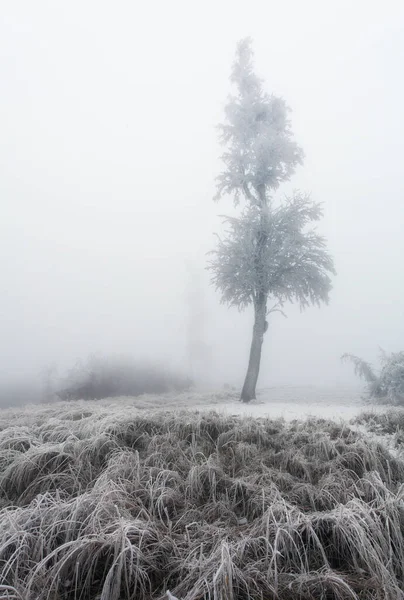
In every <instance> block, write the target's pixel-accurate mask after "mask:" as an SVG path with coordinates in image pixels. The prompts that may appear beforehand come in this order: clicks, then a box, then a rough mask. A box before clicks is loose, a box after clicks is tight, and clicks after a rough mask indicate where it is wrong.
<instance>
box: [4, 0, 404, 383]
mask: <svg viewBox="0 0 404 600" xmlns="http://www.w3.org/2000/svg"><path fill="white" fill-rule="evenodd" d="M0 11H1V22H0V56H1V58H0V120H1V142H0V199H1V200H0V202H1V219H0V269H1V284H0V285H1V296H0V302H1V311H0V333H1V337H0V381H2V382H5V381H7V382H8V381H15V380H18V381H22V380H27V379H30V378H35V377H37V376H38V373H39V372H40V370H41V369H42V368H43V367H44V366H46V365H49V364H51V363H55V364H57V365H59V366H60V368H61V369H64V368H66V367H68V366H69V365H71V364H72V363H73V362H74V361H75V360H76V358H78V357H86V356H87V355H88V354H90V353H96V354H97V353H98V354H104V355H105V354H106V355H108V354H114V353H115V354H116V353H122V354H130V355H132V356H134V357H147V358H151V359H156V360H163V361H166V362H167V363H168V364H170V365H172V366H174V367H184V368H188V356H187V344H188V340H189V336H190V335H191V334H190V320H191V322H192V323H193V324H194V325H195V323H197V325H198V326H197V327H196V329H192V331H194V332H195V333H193V334H192V335H191V337H192V336H194V337H195V336H196V337H197V338H198V339H199V340H200V341H202V342H204V343H205V344H206V345H207V346H208V347H209V348H210V351H211V355H210V360H209V361H207V362H206V373H203V374H201V373H199V376H200V379H201V380H203V381H205V382H206V384H207V385H208V384H209V385H222V384H223V383H231V384H234V385H239V384H240V383H241V382H242V378H243V375H244V370H245V368H246V364H247V359H248V352H249V344H250V335H251V324H252V318H253V315H252V310H247V311H245V312H244V313H239V312H238V311H237V310H235V309H228V308H226V307H225V306H223V305H221V304H220V297H219V295H218V293H216V292H215V290H214V289H212V288H211V287H210V286H209V274H208V273H206V271H205V270H204V269H205V266H206V252H208V251H209V250H210V249H212V248H213V246H214V243H215V237H214V232H215V231H219V230H220V227H221V225H220V218H219V217H218V215H220V214H226V213H229V212H231V211H232V204H231V200H230V199H229V200H228V201H227V202H226V201H222V202H221V203H220V204H215V203H214V202H213V201H212V197H213V195H214V191H215V177H216V175H218V174H219V172H220V170H221V168H222V166H221V162H220V155H221V152H222V149H221V147H220V146H219V143H218V137H217V131H216V130H215V126H216V124H217V123H219V122H220V121H221V120H222V119H223V107H224V104H225V102H226V98H227V95H228V94H229V92H230V83H229V80H228V78H229V74H230V68H231V64H232V61H233V57H234V52H235V47H236V43H237V41H238V40H239V39H240V38H242V37H244V36H246V35H249V36H251V37H252V38H253V40H254V49H255V60H256V69H257V72H258V73H259V75H260V76H261V77H262V78H263V79H265V82H266V83H265V85H266V89H267V90H268V91H270V92H273V93H275V94H277V95H281V96H283V97H284V98H285V99H286V101H287V103H288V104H289V106H290V107H291V108H292V110H293V113H292V125H293V130H294V133H295V137H296V140H297V141H298V142H299V144H300V145H301V146H302V147H303V149H304V151H305V155H306V159H305V164H304V166H303V167H299V169H298V171H297V173H296V175H295V176H294V178H293V180H292V182H291V185H290V186H287V187H286V188H282V190H281V193H284V192H285V191H287V190H288V189H289V190H290V189H294V188H299V189H304V190H307V191H310V192H311V194H312V197H313V199H315V200H316V201H321V202H323V203H324V212H325V214H324V219H323V220H322V222H321V224H320V229H321V231H322V232H323V233H324V234H325V235H326V236H327V238H328V242H329V248H330V250H331V253H332V254H333V256H334V258H335V264H336V268H337V271H338V275H337V277H335V279H334V283H333V285H334V289H333V291H332V293H331V300H330V304H329V306H327V307H322V308H321V309H317V308H310V309H308V310H306V311H305V312H304V313H300V311H299V308H298V307H296V306H287V307H285V310H286V312H287V314H288V318H287V319H284V318H283V317H282V316H281V315H279V314H274V315H272V316H271V319H270V324H269V331H268V333H267V335H266V339H265V344H264V351H263V358H262V366H261V376H260V385H261V386H262V385H266V386H268V385H281V384H293V385H295V384H296V385H298V384H299V385H300V384H316V385H317V384H327V385H335V384H341V383H344V384H345V383H351V382H353V381H354V379H353V375H352V372H351V369H350V368H349V367H347V366H343V365H341V364H340V360H339V357H340V355H341V354H342V353H343V352H345V351H347V352H353V353H355V354H359V355H360V356H363V357H364V358H366V359H368V360H375V359H376V358H377V354H378V347H379V346H381V347H383V348H384V349H385V350H387V351H395V350H402V349H403V338H404V308H403V306H404V304H403V300H402V299H403V292H404V276H403V268H402V261H403V256H404V236H403V235H402V230H403V224H404V202H403V197H404V178H403V174H402V171H403V164H404V144H403V140H404V117H403V112H402V107H403V105H404V85H403V82H402V76H401V72H402V65H403V64H404V38H403V36H402V31H403V27H404V4H403V3H402V2H401V0H397V1H394V0H387V1H386V2H384V3H383V4H381V3H380V2H376V0H373V1H372V0H371V1H369V0H367V1H366V0H357V1H356V2H355V3H353V2H348V0H342V1H341V0H340V1H339V2H320V0H317V1H314V0H308V1H306V2H300V1H299V0H295V1H291V0H289V1H288V0H286V1H284V2H276V3H270V2H264V1H257V0H255V1H251V2H249V3H248V4H247V3H246V2H241V1H234V0H232V1H230V0H222V1H221V2H213V1H211V0H208V1H207V2H204V3H194V2H186V1H185V0H181V1H173V2H163V1H159V2H154V3H149V2H133V1H131V2H130V1H126V0H122V1H120V2H116V3H113V2H107V1H100V0H97V1H96V0H86V1H85V2H82V1H80V2H79V1H78V0H71V1H70V2H65V3H62V2H54V1H51V0H49V1H48V2H45V1H44V0H37V1H36V2H32V0H3V2H2V3H1V8H0ZM190 273H193V274H192V276H190ZM190 281H191V282H194V284H195V286H199V287H197V289H199V290H200V292H199V293H198V294H197V295H195V294H193V296H192V297H193V298H194V299H193V300H192V301H191V304H190V289H191V288H192V285H193V284H192V285H191V284H190ZM195 298H197V300H195ZM194 325H193V326H194ZM197 341H198V340H197Z"/></svg>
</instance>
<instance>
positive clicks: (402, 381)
mask: <svg viewBox="0 0 404 600" xmlns="http://www.w3.org/2000/svg"><path fill="white" fill-rule="evenodd" d="M341 358H342V360H349V361H351V362H352V363H353V365H354V368H355V373H356V374H357V375H358V376H359V377H361V378H362V379H364V380H365V381H366V383H367V387H368V393H369V396H370V398H375V399H377V400H379V401H381V402H387V403H391V404H396V405H404V352H392V353H391V354H386V353H385V352H382V354H381V368H380V371H379V373H376V372H375V371H374V369H373V367H372V365H370V364H369V363H368V362H366V361H365V360H363V359H361V358H359V357H358V356H355V355H353V354H343V355H342V357H341Z"/></svg>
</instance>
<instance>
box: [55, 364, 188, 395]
mask: <svg viewBox="0 0 404 600" xmlns="http://www.w3.org/2000/svg"><path fill="white" fill-rule="evenodd" d="M190 385H191V381H190V380H189V379H188V378H186V377H183V376H181V375H179V374H177V373H174V372H172V371H170V370H167V369H165V368H163V367H161V366H158V365H150V364H145V363H136V362H134V361H133V360H130V359H126V358H125V359H122V358H105V357H101V358H100V357H94V356H93V357H90V358H89V359H87V361H86V362H82V361H78V362H77V363H76V364H75V366H74V367H73V368H72V369H71V370H70V371H69V373H68V375H67V377H66V378H65V379H64V381H63V384H62V385H61V386H60V389H59V390H58V391H56V395H57V396H58V397H59V398H61V399H62V400H80V399H84V400H99V399H101V398H109V397H112V396H140V395H141V394H164V393H166V392H171V391H183V390H185V389H188V388H189V387H190Z"/></svg>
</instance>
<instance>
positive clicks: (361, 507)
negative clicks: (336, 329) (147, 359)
mask: <svg viewBox="0 0 404 600" xmlns="http://www.w3.org/2000/svg"><path fill="white" fill-rule="evenodd" d="M88 413H90V414H88ZM6 421H7V419H6V416H5V415H3V417H2V419H1V420H0V422H1V429H2V430H1V431H0V503H1V504H0V506H1V511H0V598H4V599H6V598H8V599H11V598H13V599H14V598H15V599H17V598H18V599H23V600H34V599H35V600H57V599H58V600H59V599H63V600H87V599H88V600H123V599H124V598H125V599H130V600H132V599H133V600H135V599H147V600H150V599H152V598H156V599H158V598H163V597H164V596H165V595H166V592H167V590H170V592H171V593H172V594H174V595H175V596H176V597H177V598H180V599H183V600H202V599H205V598H206V599H213V600H222V599H223V600H224V599H226V600H238V599H240V600H247V599H252V600H255V599H257V600H258V599H259V600H263V599H270V598H273V599H274V600H275V599H277V600H292V599H295V598H299V599H307V600H309V599H310V600H312V599H313V598H323V599H327V600H328V599H338V600H345V599H355V600H356V599H375V600H376V599H380V600H381V599H382V598H383V599H385V598H386V599H391V600H393V599H398V598H403V597H404V560H403V559H404V485H403V482H404V462H402V461H401V460H400V459H398V458H396V457H393V456H392V455H390V454H389V453H388V451H387V450H386V449H385V447H384V446H383V445H381V444H380V443H378V442H377V441H373V440H370V439H367V438H366V437H365V436H364V435H363V434H361V433H359V432H356V431H353V430H352V429H350V428H349V427H347V426H344V425H338V424H336V423H333V422H330V421H324V420H323V421H320V420H317V421H316V420H313V419H312V420H308V421H305V422H293V423H292V424H290V425H287V424H285V423H284V422H282V421H271V420H268V419H259V420H258V419H245V418H239V417H225V416H221V415H218V414H216V413H202V414H198V413H190V412H177V413H173V412H158V413H154V414H150V413H146V414H145V413H141V414H139V413H138V412H134V411H131V410H129V409H127V410H126V414H125V411H122V410H120V409H115V410H114V409H111V410H110V411H109V412H108V411H106V410H105V411H104V410H102V409H94V410H93V412H92V411H91V410H88V411H83V412H82V411H81V405H80V404H71V405H70V406H69V408H67V407H59V410H58V412H56V411H53V412H52V411H50V410H49V408H47V409H46V411H44V409H38V411H37V412H36V413H27V412H21V413H17V414H16V413H14V416H13V419H12V420H11V421H10V422H9V424H8V425H7V422H6Z"/></svg>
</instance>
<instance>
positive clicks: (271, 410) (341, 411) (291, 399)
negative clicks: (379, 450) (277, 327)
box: [193, 386, 385, 421]
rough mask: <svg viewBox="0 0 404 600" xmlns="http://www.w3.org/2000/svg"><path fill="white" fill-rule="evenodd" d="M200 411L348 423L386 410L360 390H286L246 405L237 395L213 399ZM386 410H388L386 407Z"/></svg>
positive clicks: (264, 394) (279, 389)
mask: <svg viewBox="0 0 404 600" xmlns="http://www.w3.org/2000/svg"><path fill="white" fill-rule="evenodd" d="M193 408H197V409H200V410H203V409H206V408H213V409H214V410H216V411H218V412H222V413H225V414H234V415H236V414H237V415H246V416H252V417H271V418H279V417H282V418H284V419H285V420H287V421H291V420H293V419H304V418H306V417H317V418H323V419H337V420H339V419H343V420H346V421H349V420H350V419H352V418H353V417H355V416H357V415H358V414H359V413H361V412H362V411H364V410H367V411H369V410H374V411H375V412H379V411H380V410H383V407H380V406H374V405H371V404H368V403H367V402H366V401H365V400H364V398H363V389H362V388H358V387H325V386H324V387H323V386H321V387H320V386H283V387H273V388H266V389H263V390H260V391H259V393H258V394H257V400H254V401H253V402H251V403H249V404H243V403H241V402H240V401H239V400H238V397H237V395H236V394H233V398H232V394H231V393H229V395H228V398H225V397H223V398H222V400H221V401H220V400H219V398H218V397H214V402H212V404H211V405H209V395H208V394H206V398H205V402H201V403H200V404H197V405H194V406H193ZM384 410H385V407H384Z"/></svg>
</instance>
